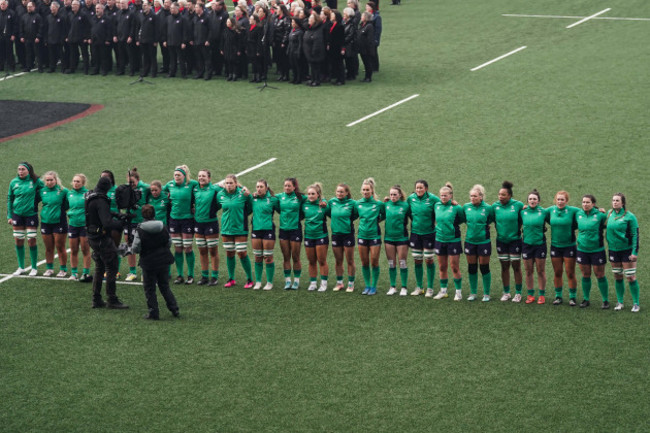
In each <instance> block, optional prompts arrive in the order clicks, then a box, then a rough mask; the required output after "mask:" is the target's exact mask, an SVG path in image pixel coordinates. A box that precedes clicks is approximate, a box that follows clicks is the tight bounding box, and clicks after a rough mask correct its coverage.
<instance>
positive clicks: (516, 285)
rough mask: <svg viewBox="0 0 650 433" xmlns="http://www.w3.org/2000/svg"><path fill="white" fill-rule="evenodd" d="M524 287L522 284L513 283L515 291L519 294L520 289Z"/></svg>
mask: <svg viewBox="0 0 650 433" xmlns="http://www.w3.org/2000/svg"><path fill="white" fill-rule="evenodd" d="M523 289H524V285H523V284H515V293H519V294H521V291H522V290H523Z"/></svg>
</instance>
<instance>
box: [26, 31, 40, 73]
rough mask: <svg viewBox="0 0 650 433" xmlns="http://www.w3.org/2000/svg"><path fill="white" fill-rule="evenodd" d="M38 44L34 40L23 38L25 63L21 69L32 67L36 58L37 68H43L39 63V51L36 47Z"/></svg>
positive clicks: (30, 68)
mask: <svg viewBox="0 0 650 433" xmlns="http://www.w3.org/2000/svg"><path fill="white" fill-rule="evenodd" d="M39 45H40V43H39V44H37V43H35V42H34V41H28V40H27V39H25V64H24V65H23V69H26V70H32V69H34V65H35V62H36V60H37V59H38V68H39V69H41V70H42V69H43V66H42V64H41V52H40V50H39V49H38V48H39Z"/></svg>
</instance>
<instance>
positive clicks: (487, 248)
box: [465, 242, 492, 257]
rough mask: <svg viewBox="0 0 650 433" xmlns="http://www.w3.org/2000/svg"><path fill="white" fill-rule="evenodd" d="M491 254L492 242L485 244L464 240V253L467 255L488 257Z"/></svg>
mask: <svg viewBox="0 0 650 433" xmlns="http://www.w3.org/2000/svg"><path fill="white" fill-rule="evenodd" d="M491 254H492V243H490V242H488V243H487V244H473V243H471V242H465V255H468V256H481V257H489V256H490V255H491Z"/></svg>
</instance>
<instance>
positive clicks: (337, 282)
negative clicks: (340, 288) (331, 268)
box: [336, 275, 343, 284]
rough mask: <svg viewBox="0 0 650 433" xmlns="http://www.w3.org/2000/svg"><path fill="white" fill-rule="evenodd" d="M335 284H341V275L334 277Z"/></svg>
mask: <svg viewBox="0 0 650 433" xmlns="http://www.w3.org/2000/svg"><path fill="white" fill-rule="evenodd" d="M336 284H343V275H337V276H336Z"/></svg>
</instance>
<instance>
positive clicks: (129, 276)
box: [124, 272, 138, 281]
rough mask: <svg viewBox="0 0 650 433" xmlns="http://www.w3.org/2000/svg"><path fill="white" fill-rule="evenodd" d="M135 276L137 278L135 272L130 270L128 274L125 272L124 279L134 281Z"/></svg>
mask: <svg viewBox="0 0 650 433" xmlns="http://www.w3.org/2000/svg"><path fill="white" fill-rule="evenodd" d="M137 278H138V275H137V274H132V273H131V272H129V273H128V274H126V278H125V279H124V281H135V280H136V279H137Z"/></svg>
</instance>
